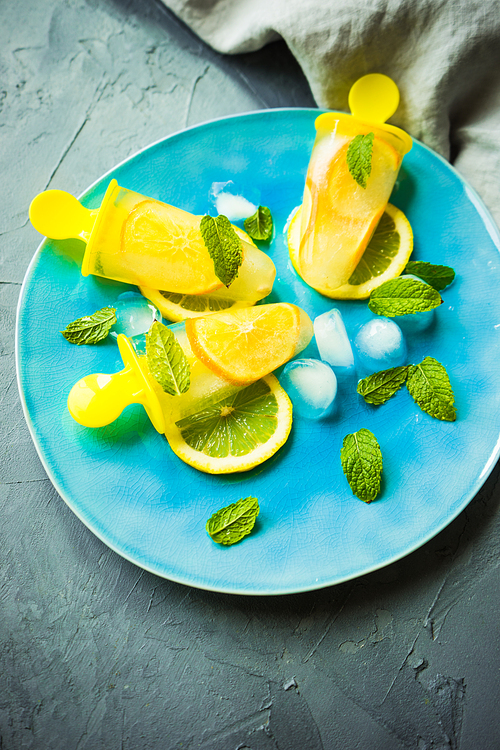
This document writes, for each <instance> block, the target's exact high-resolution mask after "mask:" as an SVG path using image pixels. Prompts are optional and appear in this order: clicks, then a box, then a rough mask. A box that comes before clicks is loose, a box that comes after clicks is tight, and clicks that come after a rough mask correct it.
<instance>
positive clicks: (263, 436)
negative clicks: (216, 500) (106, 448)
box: [165, 375, 292, 474]
mask: <svg viewBox="0 0 500 750" xmlns="http://www.w3.org/2000/svg"><path fill="white" fill-rule="evenodd" d="M291 427H292V404H291V402H290V399H289V398H288V396H287V394H286V393H285V391H284V390H283V388H282V387H281V386H280V384H279V382H278V380H277V378H275V376H274V375H266V377H265V378H262V379H261V380H258V381H257V382H256V383H253V384H252V385H249V386H247V387H246V388H243V389H242V390H240V391H238V392H237V393H235V394H233V395H232V396H230V397H227V398H223V399H221V400H220V401H219V402H217V403H216V404H214V405H213V406H210V407H208V408H205V409H203V410H202V411H200V412H198V413H197V414H193V415H192V416H188V417H184V418H183V419H181V420H179V421H178V422H176V423H175V424H172V423H171V424H169V425H168V427H167V429H166V431H165V436H166V438H167V440H168V443H169V445H170V447H171V448H172V450H173V451H174V453H175V454H176V455H177V456H178V457H179V458H180V459H182V460H183V461H184V462H185V463H187V464H189V466H193V467H194V468H195V469H198V470H199V471H204V472H207V473H208V474H230V473H233V472H236V471H248V470H249V469H252V468H253V467H254V466H258V465H259V464H261V463H262V462H263V461H266V460H267V459H268V458H270V457H271V456H273V455H274V454H275V453H276V451H277V450H278V449H279V448H281V446H282V445H283V444H284V443H285V442H286V440H287V438H288V435H289V434H290V430H291Z"/></svg>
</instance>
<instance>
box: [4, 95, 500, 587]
mask: <svg viewBox="0 0 500 750" xmlns="http://www.w3.org/2000/svg"><path fill="white" fill-rule="evenodd" d="M337 111H339V110H329V109H321V108H314V107H276V108H269V109H258V110H250V111H247V112H239V113H235V114H232V115H227V116H223V117H216V118H213V119H209V120H204V121H203V122H200V123H197V124H195V125H191V126H189V127H188V128H181V129H179V130H176V131H174V132H173V133H170V134H169V135H167V136H165V137H163V138H159V139H157V140H156V141H153V142H152V143H150V144H148V145H147V146H144V147H143V148H141V149H138V150H137V151H135V152H134V153H133V154H131V155H130V156H128V157H126V158H125V159H123V160H122V161H120V162H119V163H117V164H115V165H114V166H113V167H111V168H110V169H109V170H108V171H107V172H105V173H104V174H102V175H101V176H100V177H98V178H97V179H96V180H94V182H92V183H91V184H90V185H89V186H88V187H87V188H86V189H85V190H84V191H83V192H82V193H81V194H80V195H79V196H78V200H81V199H84V198H85V196H86V195H87V194H88V193H90V192H91V191H92V190H93V189H94V188H95V187H96V186H97V185H98V184H99V183H101V182H102V181H104V180H105V179H106V178H107V177H109V176H110V175H111V174H112V173H114V172H116V170H118V169H119V168H120V167H122V166H123V165H125V164H127V163H129V162H131V161H133V160H134V159H136V158H137V157H138V156H140V155H141V154H143V153H145V152H147V151H149V150H151V149H153V148H154V147H155V146H157V145H159V144H162V143H165V142H167V141H170V140H172V139H174V138H176V137H179V136H182V135H184V134H186V133H189V132H191V131H194V130H199V129H201V128H204V127H207V126H210V125H213V124H216V123H222V122H227V121H230V120H236V119H241V118H251V117H255V116H258V115H267V116H269V115H271V116H272V115H273V114H274V113H277V112H279V113H288V114H289V113H317V114H318V115H319V114H321V113H323V112H337ZM413 142H414V143H417V144H418V145H419V146H420V147H421V148H423V149H424V150H425V151H427V152H428V153H430V154H431V155H432V157H433V158H437V159H438V160H439V161H440V162H441V163H442V164H443V165H444V166H445V167H446V169H447V170H451V172H452V173H453V174H454V175H455V177H456V178H457V179H458V181H459V182H460V183H461V184H462V185H463V187H464V188H465V192H466V194H467V197H468V198H469V200H470V202H471V203H472V204H473V205H474V208H475V209H476V211H477V212H478V214H479V216H480V218H481V220H482V222H483V224H484V226H485V229H486V231H487V232H488V234H489V236H490V238H491V240H492V242H493V244H494V245H495V247H496V249H497V250H498V252H499V254H500V229H499V227H498V226H497V224H496V222H495V220H494V218H493V216H492V214H491V212H490V210H489V209H488V208H487V206H486V205H485V204H484V202H483V200H482V198H481V197H480V195H479V194H478V192H477V191H476V190H475V188H473V187H472V186H471V185H470V184H469V183H468V181H467V180H466V178H465V177H464V176H463V175H462V174H461V173H460V172H459V171H458V170H457V169H456V167H455V166H454V165H453V164H451V163H450V162H448V161H447V160H446V159H445V157H443V156H442V155H441V154H439V153H437V152H436V151H434V150H433V149H432V148H430V147H429V146H427V145H426V144H425V143H422V142H421V141H419V140H418V139H416V138H413ZM48 241H49V240H48V239H47V238H44V239H42V241H41V242H40V244H39V245H38V247H37V248H36V250H35V253H34V255H33V257H32V258H31V261H30V263H29V265H28V267H27V269H26V272H25V274H24V278H23V282H22V285H21V289H20V292H19V297H18V300H17V306H16V327H15V364H16V381H17V387H18V392H19V397H20V401H21V406H22V410H23V414H24V418H25V420H26V424H27V426H28V430H29V432H30V435H31V439H32V441H33V444H34V446H35V450H36V452H37V454H38V457H39V459H40V461H41V463H42V466H43V467H44V470H45V472H46V474H47V477H48V478H49V479H50V481H51V483H52V486H53V487H54V489H55V490H56V491H57V493H58V494H59V496H60V497H61V498H62V500H63V501H64V502H65V503H66V505H67V506H68V507H69V509H70V510H71V511H72V512H73V513H74V514H75V516H76V517H77V518H78V519H79V520H80V521H81V522H82V523H83V524H84V526H86V528H87V529H89V531H91V532H92V534H94V536H96V537H97V538H98V539H99V540H100V541H101V542H102V543H103V544H104V545H105V546H106V547H108V548H109V549H111V550H112V551H113V552H115V553H116V554H117V555H119V556H120V557H121V558H122V559H125V560H127V561H128V562H130V563H132V564H133V565H135V566H136V567H138V568H141V569H142V570H145V571H146V572H149V573H152V574H153V575H156V576H158V577H159V578H161V579H164V580H168V581H172V582H174V583H178V584H182V585H184V586H190V587H192V588H196V589H199V590H202V591H211V592H215V593H221V594H231V595H238V596H290V595H294V594H302V593H307V592H311V591H319V590H321V589H325V588H329V587H331V586H337V585H339V584H342V583H346V582H347V581H351V580H355V579H357V578H361V577H363V576H366V575H369V574H371V573H374V572H376V571H377V570H381V569H383V568H385V567H387V566H389V565H392V564H393V563H396V562H398V561H399V560H402V559H404V558H405V557H408V556H409V555H411V554H413V553H414V552H416V551H417V550H418V549H420V548H421V547H423V546H425V545H426V544H427V543H428V542H429V541H431V540H432V539H434V538H435V537H436V536H438V535H439V534H440V533H441V532H442V531H443V530H444V529H445V528H447V527H448V526H449V525H450V524H451V523H452V522H453V521H454V520H455V519H456V518H457V517H458V516H459V515H460V514H461V513H462V512H463V511H464V509H465V508H466V507H467V506H468V505H469V503H470V502H472V500H473V499H474V497H475V496H476V495H477V494H478V492H479V491H480V490H481V488H482V487H483V485H484V484H485V482H486V481H487V479H488V477H489V476H490V474H491V472H492V471H493V469H494V468H495V466H496V464H497V462H498V459H499V457H500V434H499V436H498V439H497V442H496V444H495V446H494V447H493V450H492V451H491V452H490V454H489V455H488V457H486V458H485V462H484V468H483V470H482V472H481V474H480V475H479V476H478V477H477V479H476V481H475V482H474V485H473V487H472V488H471V489H470V491H469V492H468V494H467V495H466V498H465V499H464V500H463V502H462V503H461V504H460V506H459V507H458V508H456V509H455V510H454V511H453V512H452V513H451V514H450V515H448V516H447V518H446V520H444V521H443V522H442V523H441V524H440V525H439V526H438V527H436V528H434V529H433V530H432V531H431V532H429V533H428V534H427V535H426V536H425V537H423V538H421V539H419V540H418V541H417V542H416V543H415V544H413V545H411V546H410V547H409V548H407V549H405V550H404V551H402V552H400V553H397V554H396V555H394V556H393V557H391V558H390V559H388V560H384V561H383V562H378V563H375V564H373V565H370V566H367V567H366V568H363V569H362V570H359V571H358V572H356V573H349V574H346V575H343V576H341V577H337V578H335V579H333V580H329V581H324V582H321V583H317V584H314V583H311V584H307V585H304V586H299V587H297V586H294V587H293V588H287V589H279V590H267V589H266V590H260V591H258V590H254V589H248V590H247V589H245V588H238V587H227V586H217V585H206V584H203V583H198V582H195V581H193V580H189V578H187V577H183V576H179V575H176V574H169V575H167V574H166V573H165V571H161V570H158V569H156V568H155V566H154V565H148V564H146V563H144V562H139V561H138V560H136V559H134V557H133V556H132V555H130V554H128V553H127V552H125V551H123V550H121V549H119V547H118V546H117V545H116V544H115V543H114V542H113V541H111V540H109V539H107V538H106V536H105V535H104V534H103V533H101V531H100V530H98V529H97V528H95V527H94V525H93V524H92V522H91V521H89V520H86V519H85V518H84V517H83V516H82V514H81V513H80V511H79V510H78V509H77V508H76V507H74V505H73V503H72V501H71V499H70V498H69V497H66V493H65V492H64V490H63V489H62V488H61V487H60V485H59V482H58V481H57V479H56V477H55V476H54V473H53V471H52V469H51V468H50V466H49V465H48V463H47V461H46V459H45V456H44V452H43V450H42V447H41V445H40V444H39V441H38V438H37V436H36V432H35V428H34V424H33V421H32V418H31V415H30V413H29V409H28V405H27V402H26V398H25V394H24V389H23V385H22V382H21V374H20V316H21V312H22V307H23V301H24V296H25V294H26V289H27V287H28V285H29V283H30V281H31V279H32V275H33V273H34V270H35V267H36V265H37V261H38V259H39V257H40V255H41V253H42V251H43V248H44V246H45V245H46V243H47V242H48Z"/></svg>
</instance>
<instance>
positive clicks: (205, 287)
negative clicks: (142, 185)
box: [30, 180, 276, 304]
mask: <svg viewBox="0 0 500 750" xmlns="http://www.w3.org/2000/svg"><path fill="white" fill-rule="evenodd" d="M200 218H201V217H199V216H194V215H193V214H190V213H189V212H187V211H183V210H181V209H179V208H176V207H174V206H169V205H168V204H166V203H162V202H161V201H157V200H154V199H150V198H147V197H145V196H143V195H141V194H139V193H136V192H134V191H133V190H128V189H126V188H122V187H120V186H119V185H118V184H117V182H116V180H112V181H111V183H110V184H109V186H108V189H107V191H106V194H105V196H104V199H103V201H102V204H101V207H100V209H98V210H88V209H86V208H85V207H83V206H82V205H81V204H80V203H79V201H77V199H76V198H74V197H73V196H71V195H69V194H68V193H65V192H64V191H61V190H49V191H46V192H44V193H40V195H38V196H37V197H36V198H35V199H34V200H33V202H32V204H31V206H30V219H31V222H32V224H33V226H34V227H35V228H36V229H37V230H38V231H40V232H41V233H42V234H45V235H46V236H47V237H51V238H53V239H65V238H69V237H77V238H80V239H82V240H84V241H85V242H86V243H87V248H86V252H85V256H84V259H83V263H82V274H83V275H84V276H88V275H89V274H93V275H95V276H102V277H104V278H109V279H113V280H115V281H122V282H125V283H129V284H136V285H138V286H140V287H144V288H148V289H153V290H165V291H168V292H173V293H180V294H194V295H196V294H206V293H209V292H213V291H218V292H219V294H220V293H222V296H224V293H227V291H228V290H226V289H225V287H224V284H223V283H222V282H221V281H220V280H219V278H218V277H217V276H216V274H215V270H214V263H213V261H212V259H211V257H210V254H209V252H208V249H207V247H206V245H205V243H204V241H203V237H202V234H201V231H200ZM239 239H240V241H241V248H242V263H241V265H240V267H239V269H238V274H237V276H236V279H235V280H234V281H233V282H232V283H231V285H230V293H231V297H232V299H240V300H245V301H246V302H248V304H254V303H255V302H256V301H258V300H259V299H262V298H263V297H265V296H267V295H268V294H269V292H270V291H271V289H272V285H273V282H274V277H275V274H276V270H275V267H274V264H273V262H272V260H271V259H270V258H269V257H268V256H267V255H266V254H265V253H263V252H262V251H260V250H259V249H258V248H257V247H255V246H254V245H252V244H250V243H249V242H247V241H246V240H245V239H244V238H243V237H242V236H241V234H240V237H239Z"/></svg>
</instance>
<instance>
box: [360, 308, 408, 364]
mask: <svg viewBox="0 0 500 750" xmlns="http://www.w3.org/2000/svg"><path fill="white" fill-rule="evenodd" d="M354 346H355V347H356V352H357V355H358V359H359V362H360V365H361V366H360V370H362V371H363V374H366V375H368V374H371V373H373V372H378V371H379V370H387V369H389V368H390V367H398V365H402V364H404V362H405V360H406V342H405V339H404V336H403V334H402V332H401V329H400V327H399V326H398V325H397V323H394V322H393V321H392V320H389V319H388V318H382V317H380V318H374V319H373V320H370V321H368V323H365V325H364V326H362V327H361V328H360V329H359V331H358V334H357V336H356V338H355V340H354Z"/></svg>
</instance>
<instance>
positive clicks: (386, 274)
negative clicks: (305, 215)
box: [288, 203, 413, 299]
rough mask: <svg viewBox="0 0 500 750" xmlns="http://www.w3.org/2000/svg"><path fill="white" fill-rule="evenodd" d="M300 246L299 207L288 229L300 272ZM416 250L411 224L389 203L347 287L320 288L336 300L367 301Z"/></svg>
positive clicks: (402, 266) (289, 247) (396, 273)
mask: <svg viewBox="0 0 500 750" xmlns="http://www.w3.org/2000/svg"><path fill="white" fill-rule="evenodd" d="M299 243H300V208H299V209H298V210H297V211H296V213H295V215H294V217H293V219H292V221H291V222H290V226H289V228H288V249H289V252H290V258H291V261H292V263H293V266H294V268H295V270H296V271H297V273H298V274H299V275H300V271H299V268H298V248H299ZM412 250H413V232H412V229H411V226H410V222H409V221H408V219H407V218H406V216H405V215H404V213H403V212H402V211H400V210H399V208H396V206H393V205H392V204H391V203H388V204H387V206H386V209H385V212H384V213H383V215H382V218H381V219H380V221H379V223H378V225H377V227H376V229H375V231H374V233H373V236H372V238H371V240H370V242H369V243H368V246H367V248H366V250H365V252H364V253H363V255H362V257H361V259H360V261H359V263H358V265H357V266H356V268H355V269H354V271H353V273H352V275H351V277H350V279H349V281H348V282H347V284H343V285H342V286H340V287H338V289H334V290H333V291H331V290H324V289H318V291H319V292H321V294H324V295H326V296H327V297H331V298H333V299H366V298H367V297H369V296H370V294H371V292H372V291H373V290H374V289H375V288H376V287H378V286H380V285H381V284H383V283H384V281H388V280H389V279H394V278H395V277H396V276H399V274H400V273H402V271H403V270H404V268H405V266H406V264H407V262H408V259H409V257H410V255H411V252H412Z"/></svg>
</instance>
